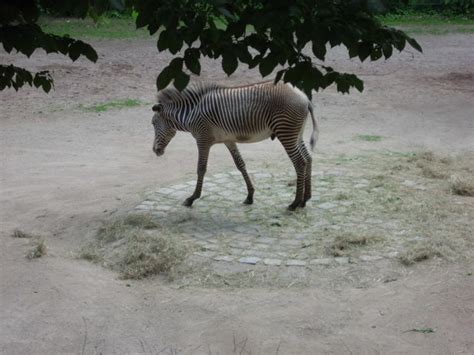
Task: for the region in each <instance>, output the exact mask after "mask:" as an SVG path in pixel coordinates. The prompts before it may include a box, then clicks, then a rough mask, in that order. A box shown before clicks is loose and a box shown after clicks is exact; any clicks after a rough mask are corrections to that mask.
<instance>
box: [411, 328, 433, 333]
mask: <svg viewBox="0 0 474 355" xmlns="http://www.w3.org/2000/svg"><path fill="white" fill-rule="evenodd" d="M406 332H415V333H423V334H429V333H434V332H435V331H434V329H433V328H413V329H409V330H407V331H406Z"/></svg>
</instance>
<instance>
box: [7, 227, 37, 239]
mask: <svg viewBox="0 0 474 355" xmlns="http://www.w3.org/2000/svg"><path fill="white" fill-rule="evenodd" d="M33 237H34V235H32V234H29V233H26V232H23V231H21V230H19V229H15V230H14V231H13V233H12V238H23V239H30V238H33Z"/></svg>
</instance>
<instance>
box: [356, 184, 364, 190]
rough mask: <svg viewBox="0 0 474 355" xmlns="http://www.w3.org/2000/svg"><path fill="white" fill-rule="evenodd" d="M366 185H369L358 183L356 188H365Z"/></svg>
mask: <svg viewBox="0 0 474 355" xmlns="http://www.w3.org/2000/svg"><path fill="white" fill-rule="evenodd" d="M364 187H367V184H356V185H354V188H356V189H363V188H364Z"/></svg>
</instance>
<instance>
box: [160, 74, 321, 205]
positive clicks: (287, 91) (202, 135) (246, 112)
mask: <svg viewBox="0 0 474 355" xmlns="http://www.w3.org/2000/svg"><path fill="white" fill-rule="evenodd" d="M152 109H153V111H154V115H153V119H152V124H153V126H154V130H155V138H154V142H153V151H154V152H155V154H156V155H157V156H161V155H163V154H164V152H165V148H166V146H167V145H168V144H169V142H170V141H171V139H172V138H173V137H174V136H175V134H176V132H177V131H184V132H190V133H191V134H192V135H193V137H194V138H195V140H196V143H197V147H198V165H197V182H196V187H195V190H194V193H193V194H192V195H191V196H190V197H188V198H187V199H186V200H185V201H184V203H183V205H185V206H188V207H191V206H192V204H193V202H194V201H195V200H196V199H198V198H199V197H201V191H202V185H203V180H204V175H205V173H206V169H207V161H208V157H209V151H210V148H211V146H212V145H214V144H217V143H224V144H225V145H226V147H227V149H228V150H229V152H230V154H231V155H232V158H233V160H234V163H235V165H236V167H237V169H238V170H239V171H240V172H241V173H242V176H243V178H244V180H245V184H246V185H247V198H246V199H245V201H244V203H245V204H252V203H253V195H254V191H255V189H254V187H253V185H252V182H251V180H250V177H249V175H248V173H247V170H246V167H245V162H244V160H243V159H242V156H241V155H240V152H239V149H238V148H237V144H236V143H253V142H258V141H262V140H264V139H267V138H271V139H272V140H273V139H275V138H277V139H278V140H279V141H280V142H281V144H282V145H283V147H284V148H285V150H286V153H287V154H288V156H289V158H290V159H291V161H292V163H293V166H294V168H295V171H296V176H297V179H296V193H295V199H294V201H293V202H292V203H291V204H290V205H289V206H288V209H289V210H290V211H293V210H295V209H296V208H297V207H305V205H306V202H307V201H308V200H309V199H310V198H311V162H312V158H311V155H310V153H309V152H308V150H307V149H306V147H305V144H304V142H303V139H302V136H303V130H304V126H305V123H306V118H307V116H308V112H309V113H310V115H311V119H312V122H313V131H312V134H311V139H310V146H311V150H312V151H314V147H315V144H316V141H317V138H318V133H319V125H318V121H317V119H316V118H315V117H314V113H313V106H312V104H311V101H310V100H309V99H308V97H307V96H306V95H305V94H304V93H303V92H302V91H300V90H299V89H297V88H295V87H293V86H291V85H290V84H283V83H277V84H274V83H273V82H263V83H257V84H252V85H245V86H234V87H229V86H223V85H219V84H216V83H202V82H198V83H193V84H191V85H190V86H188V87H187V88H186V89H184V90H183V91H181V92H180V91H178V90H177V89H175V88H166V89H163V90H161V91H159V92H158V95H157V103H156V104H155V105H153V107H152Z"/></svg>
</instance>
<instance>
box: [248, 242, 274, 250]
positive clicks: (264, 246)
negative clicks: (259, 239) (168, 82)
mask: <svg viewBox="0 0 474 355" xmlns="http://www.w3.org/2000/svg"><path fill="white" fill-rule="evenodd" d="M252 248H254V249H255V250H267V249H270V245H268V244H260V243H256V244H254V245H253V247H252Z"/></svg>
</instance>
